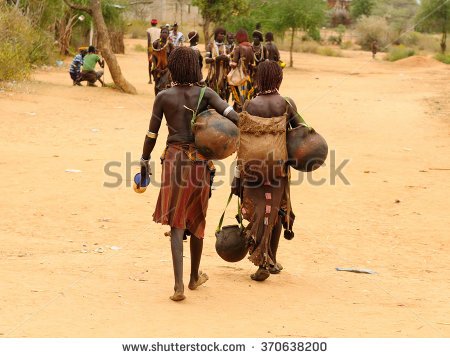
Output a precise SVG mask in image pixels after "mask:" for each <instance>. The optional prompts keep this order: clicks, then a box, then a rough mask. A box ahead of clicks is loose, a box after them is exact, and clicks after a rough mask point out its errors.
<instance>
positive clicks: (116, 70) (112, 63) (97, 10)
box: [90, 0, 137, 94]
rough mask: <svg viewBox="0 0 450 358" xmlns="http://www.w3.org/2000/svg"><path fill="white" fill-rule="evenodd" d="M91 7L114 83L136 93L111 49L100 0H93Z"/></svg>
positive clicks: (100, 44)
mask: <svg viewBox="0 0 450 358" xmlns="http://www.w3.org/2000/svg"><path fill="white" fill-rule="evenodd" d="M90 8H91V10H92V17H93V18H94V21H95V24H96V27H97V35H98V45H99V47H100V50H101V53H102V56H103V57H104V59H105V61H106V63H107V64H108V67H109V71H110V72H111V77H112V79H113V81H114V84H115V85H116V86H117V87H118V88H119V89H121V90H122V91H124V92H125V93H130V94H136V93H137V91H136V88H135V87H134V86H133V85H132V84H131V83H129V82H128V81H127V80H126V79H125V77H123V75H122V71H121V70H120V66H119V63H118V62H117V58H116V56H115V55H114V53H113V51H112V50H111V41H110V39H109V33H108V29H107V28H106V24H105V19H104V18H103V14H102V7H101V4H100V0H91V6H90Z"/></svg>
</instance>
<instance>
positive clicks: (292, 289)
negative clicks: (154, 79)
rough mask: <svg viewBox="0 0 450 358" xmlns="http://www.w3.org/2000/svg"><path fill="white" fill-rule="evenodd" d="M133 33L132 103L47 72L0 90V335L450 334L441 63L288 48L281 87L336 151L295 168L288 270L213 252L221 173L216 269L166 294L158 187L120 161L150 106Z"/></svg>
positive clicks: (447, 88)
mask: <svg viewBox="0 0 450 358" xmlns="http://www.w3.org/2000/svg"><path fill="white" fill-rule="evenodd" d="M138 42H140V41H138V40H130V41H128V42H127V55H124V56H119V61H120V64H121V67H122V70H123V72H124V74H125V76H126V77H127V79H128V80H130V81H131V82H132V83H133V84H134V85H135V86H136V87H137V89H138V91H139V95H137V96H130V95H124V94H121V93H119V92H117V91H114V90H111V89H107V88H86V87H83V88H81V87H72V86H71V80H70V78H69V75H68V73H67V72H66V71H65V70H64V71H63V70H58V69H49V70H46V71H43V70H41V71H38V72H37V73H36V74H35V76H34V81H33V82H30V83H25V84H20V85H19V86H17V87H16V88H15V89H14V90H12V91H11V90H6V91H2V92H0V108H1V109H0V141H1V156H0V173H1V174H2V180H1V182H0V196H1V200H0V240H1V246H0V258H1V260H0V277H1V282H0V337H304V336H306V337H450V301H449V300H448V297H449V294H450V260H449V257H450V256H449V255H450V243H449V236H450V235H449V234H450V229H449V228H450V216H449V214H448V213H449V197H450V184H449V183H450V181H449V175H450V171H449V168H450V155H449V154H450V150H449V149H450V143H449V123H450V122H449V118H450V102H449V95H448V94H449V93H450V82H449V80H448V79H449V75H450V67H449V66H447V67H446V66H445V65H443V64H440V63H438V62H435V61H434V60H432V59H428V58H421V57H413V58H410V59H407V60H403V61H400V62H398V63H395V64H392V63H386V62H383V61H381V60H379V61H372V60H371V55H370V54H369V53H362V52H348V53H347V56H349V57H345V58H330V57H321V56H316V55H309V54H296V55H295V58H294V61H295V66H296V68H295V69H286V70H285V80H284V82H283V84H282V88H281V92H282V94H283V95H287V96H290V97H292V98H294V100H295V101H296V103H297V106H298V107H299V110H300V112H301V113H302V115H303V116H304V117H305V119H306V120H307V121H308V122H309V123H310V124H311V125H312V126H314V127H315V128H316V129H317V131H318V132H320V133H321V134H322V135H323V136H324V137H325V138H326V139H327V141H328V144H329V147H330V150H332V153H330V156H329V159H328V161H327V166H326V167H324V168H321V169H319V170H318V171H316V172H314V173H313V176H312V178H309V180H306V179H307V178H306V177H305V178H304V180H303V183H301V184H300V183H299V181H300V180H298V177H296V176H294V185H293V186H292V189H291V190H292V198H293V204H294V210H295V213H296V215H297V220H296V223H295V227H294V230H295V238H294V240H292V241H286V240H284V239H282V240H281V243H280V250H279V260H280V262H281V263H282V264H283V266H284V268H285V269H284V270H283V271H282V273H281V274H280V275H276V276H275V275H272V276H271V277H270V278H269V279H268V280H267V281H266V282H264V283H257V282H253V281H251V280H250V278H249V275H250V274H251V273H252V272H253V271H254V270H255V268H254V267H253V265H252V264H251V263H250V262H249V261H248V260H246V259H244V260H243V261H242V262H239V263H237V264H230V263H226V262H224V261H222V260H221V259H220V258H219V257H218V256H217V254H216V253H215V249H214V243H215V238H214V228H215V226H216V225H217V222H218V218H219V216H220V214H221V212H222V210H223V208H224V206H225V201H226V197H227V195H228V193H229V185H228V182H229V180H230V177H229V176H230V174H229V172H227V173H226V174H223V175H222V176H219V177H218V180H222V181H224V182H225V184H223V185H221V186H219V187H217V188H216V190H215V191H214V192H213V197H212V199H211V201H210V208H209V211H208V217H207V236H206V238H205V248H204V258H203V261H202V269H203V270H204V271H205V272H207V273H208V275H209V277H210V280H209V281H208V282H207V283H206V285H204V286H203V287H201V288H199V289H198V290H197V291H194V292H190V291H189V292H187V300H186V301H184V302H181V303H174V302H172V301H170V300H169V299H168V297H169V295H170V294H171V293H172V287H173V282H172V279H173V276H172V265H171V255H170V246H169V241H168V238H167V237H164V235H163V234H164V232H165V231H167V227H162V226H160V225H157V224H155V223H153V222H152V221H151V214H152V213H153V209H154V206H155V204H156V198H157V193H158V189H157V187H152V188H150V189H148V190H147V192H145V193H144V194H142V195H137V194H135V193H134V192H133V190H132V188H131V187H130V180H131V177H132V174H134V173H135V172H136V171H137V166H136V165H134V166H133V167H132V168H130V166H129V165H128V168H129V169H128V170H127V163H126V162H127V158H129V161H130V160H133V161H136V160H138V159H139V157H140V154H141V148H142V143H143V139H144V135H145V132H146V130H147V126H148V121H149V118H150V113H151V108H152V103H153V99H154V96H153V87H152V86H150V85H148V84H147V81H148V78H147V69H146V66H147V63H146V54H145V53H142V52H134V51H133V49H134V45H135V44H136V43H138ZM140 43H142V44H144V42H142V41H141V42H140ZM282 55H283V57H284V58H287V56H288V55H287V54H286V53H283V54H282ZM106 81H107V82H111V78H110V75H109V74H107V77H106ZM166 133H167V131H166V127H165V126H163V127H162V131H161V134H160V137H159V140H158V143H157V147H156V149H155V152H154V153H155V154H154V155H153V157H154V158H156V159H157V157H158V156H159V154H160V153H161V151H162V149H163V147H164V141H165V136H166ZM127 153H129V154H128V156H127ZM333 157H334V160H333ZM346 160H349V162H348V163H347V164H345V163H346V162H345V161H346ZM333 162H334V164H333ZM108 163H109V165H110V167H109V170H110V171H111V172H113V173H116V175H115V176H114V177H113V176H108V175H107V174H106V173H105V166H106V165H108ZM230 163H231V158H230V159H229V160H226V161H224V164H225V166H227V167H228V166H229V165H230ZM119 164H120V165H121V166H120V167H118V165H119ZM135 164H136V163H135ZM342 165H344V167H343V168H342V170H340V169H339V166H342ZM333 166H334V168H335V169H336V168H337V170H333ZM68 169H69V170H75V171H77V170H78V171H80V172H67V171H66V170H68ZM127 172H128V176H127ZM336 172H337V173H341V174H342V175H341V176H335V175H333V173H336ZM330 173H331V174H330ZM119 174H120V179H121V183H120V185H113V184H114V183H116V184H117V180H118V178H119ZM159 175H160V167H159V165H158V161H157V165H156V173H155V175H154V177H155V178H159ZM321 178H324V179H325V183H322V184H321V185H317V183H316V184H315V182H317V181H318V180H319V179H321ZM343 178H344V179H343ZM346 181H348V185H346ZM333 182H334V184H333ZM105 183H107V185H105ZM110 186H114V187H110ZM234 214H235V213H234V212H233V211H232V210H230V211H229V212H228V213H227V219H226V220H227V223H229V224H231V223H233V216H234ZM185 255H186V257H189V246H187V245H185ZM336 267H358V268H367V269H371V270H374V271H376V274H373V275H366V274H356V273H348V272H338V271H336V270H335V268H336ZM188 268H189V266H188V260H187V259H186V260H185V278H186V280H187V279H188V275H189V273H188Z"/></svg>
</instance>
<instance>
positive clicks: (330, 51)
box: [316, 46, 342, 57]
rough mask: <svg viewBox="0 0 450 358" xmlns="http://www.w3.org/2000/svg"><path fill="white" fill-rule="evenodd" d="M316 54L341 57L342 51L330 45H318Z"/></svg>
mask: <svg viewBox="0 0 450 358" xmlns="http://www.w3.org/2000/svg"><path fill="white" fill-rule="evenodd" d="M316 53H317V54H318V55H322V56H330V57H342V52H341V51H340V50H339V49H337V50H335V49H334V48H332V47H327V46H325V47H319V48H318V49H317V52H316Z"/></svg>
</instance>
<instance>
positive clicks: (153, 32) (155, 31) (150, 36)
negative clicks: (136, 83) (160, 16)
mask: <svg viewBox="0 0 450 358" xmlns="http://www.w3.org/2000/svg"><path fill="white" fill-rule="evenodd" d="M150 24H151V25H152V26H151V27H149V28H148V29H147V55H148V76H149V78H150V79H149V81H148V83H149V84H151V83H152V43H153V41H155V40H157V39H159V36H160V33H161V29H159V28H158V27H157V26H156V25H158V20H157V19H152V21H151V22H150Z"/></svg>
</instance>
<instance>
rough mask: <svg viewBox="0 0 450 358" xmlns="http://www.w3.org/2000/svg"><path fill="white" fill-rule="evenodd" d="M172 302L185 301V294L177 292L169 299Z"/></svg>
mask: <svg viewBox="0 0 450 358" xmlns="http://www.w3.org/2000/svg"><path fill="white" fill-rule="evenodd" d="M169 298H170V299H171V300H172V301H183V300H184V299H185V298H186V296H185V295H184V293H183V292H177V291H175V293H174V294H173V295H172V296H170V297H169Z"/></svg>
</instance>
